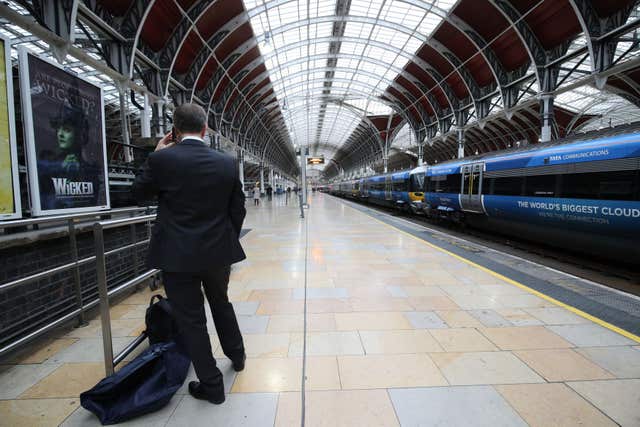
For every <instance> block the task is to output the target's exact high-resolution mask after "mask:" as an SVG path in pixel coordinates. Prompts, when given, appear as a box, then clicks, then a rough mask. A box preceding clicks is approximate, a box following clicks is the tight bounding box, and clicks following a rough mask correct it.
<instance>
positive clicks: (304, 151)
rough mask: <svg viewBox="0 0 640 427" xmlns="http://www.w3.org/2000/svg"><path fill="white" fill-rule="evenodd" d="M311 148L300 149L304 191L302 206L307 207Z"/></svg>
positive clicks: (302, 189)
mask: <svg viewBox="0 0 640 427" xmlns="http://www.w3.org/2000/svg"><path fill="white" fill-rule="evenodd" d="M307 150H309V148H308V147H307V146H304V147H302V148H301V149H300V172H301V174H300V175H301V177H300V179H301V182H302V185H301V187H302V188H301V189H300V191H302V206H303V207H305V206H307V153H308V151H307Z"/></svg>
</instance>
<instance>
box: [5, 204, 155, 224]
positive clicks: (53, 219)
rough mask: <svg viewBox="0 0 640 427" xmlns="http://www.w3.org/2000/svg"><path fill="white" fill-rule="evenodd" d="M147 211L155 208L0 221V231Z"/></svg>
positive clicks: (122, 209)
mask: <svg viewBox="0 0 640 427" xmlns="http://www.w3.org/2000/svg"><path fill="white" fill-rule="evenodd" d="M147 209H155V206H148V207H147V206H139V207H133V208H116V209H108V210H104V211H92V212H85V213H78V214H66V215H54V216H46V217H40V218H27V219H16V220H12V221H0V229H4V228H13V227H24V226H28V225H36V224H44V223H47V222H51V223H53V222H62V221H69V220H74V221H75V220H78V219H86V218H95V217H98V216H103V215H114V214H123V213H130V212H138V211H146V210H147Z"/></svg>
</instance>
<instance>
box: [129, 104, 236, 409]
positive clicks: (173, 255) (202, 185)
mask: <svg viewBox="0 0 640 427" xmlns="http://www.w3.org/2000/svg"><path fill="white" fill-rule="evenodd" d="M173 124H174V129H175V135H174V136H175V141H172V134H171V133H169V134H167V135H165V136H164V138H162V139H161V140H160V142H159V143H158V146H157V147H156V149H155V152H154V153H151V154H150V155H149V157H148V158H147V161H146V162H145V163H144V165H143V166H142V168H141V169H140V172H139V173H138V175H137V176H136V179H135V181H134V183H133V187H132V191H133V195H134V197H135V198H136V200H138V201H139V203H140V202H141V201H146V200H149V199H150V198H151V197H153V196H157V197H158V217H157V219H156V225H155V226H154V230H153V233H152V237H151V243H150V245H149V254H148V258H149V265H150V267H152V268H158V269H160V270H162V281H163V283H164V287H165V290H166V292H167V297H168V299H169V301H170V303H171V308H172V310H173V314H174V316H175V318H176V321H177V322H178V327H179V329H180V334H181V335H182V337H183V340H184V342H185V345H186V348H187V351H188V353H189V355H190V356H191V360H192V361H193V366H194V368H195V371H196V375H197V376H198V379H199V380H200V382H198V381H192V382H190V383H189V393H190V394H191V395H192V396H193V397H195V398H196V399H203V400H208V401H209V402H211V403H215V404H220V403H222V402H224V400H225V397H224V384H223V382H222V373H221V372H220V370H219V369H218V368H217V367H216V360H215V359H214V358H213V355H212V353H211V340H210V337H209V334H208V331H207V319H206V317H205V311H204V307H203V304H204V298H203V295H202V289H201V288H202V287H204V293H205V295H206V297H207V300H208V302H209V307H210V309H211V314H212V315H213V323H214V324H215V327H216V332H217V334H218V338H219V339H220V344H221V346H222V351H223V352H224V354H225V355H226V356H227V357H228V358H229V359H231V362H232V363H233V369H234V370H236V371H241V370H243V369H244V364H245V359H246V355H245V350H244V343H243V340H242V335H241V334H240V328H239V327H238V321H237V319H236V315H235V312H234V310H233V306H232V305H231V303H230V302H229V298H228V297H227V288H228V285H229V274H230V271H231V264H234V263H236V262H239V261H242V260H243V259H245V258H246V256H245V254H244V251H243V250H242V246H240V241H239V238H240V230H241V228H242V222H243V221H244V217H245V214H246V210H245V207H244V193H243V191H242V184H241V183H240V180H239V179H238V170H237V168H236V164H235V161H234V159H232V158H231V157H228V156H226V155H224V154H221V153H220V152H218V151H215V150H212V149H210V148H208V147H207V146H205V145H204V142H203V137H204V135H205V132H206V131H207V114H206V113H205V111H204V110H203V109H202V107H200V106H198V105H196V104H183V105H181V106H179V107H178V108H176V109H175V111H174V113H173Z"/></svg>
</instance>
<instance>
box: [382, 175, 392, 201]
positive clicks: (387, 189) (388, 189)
mask: <svg viewBox="0 0 640 427" xmlns="http://www.w3.org/2000/svg"><path fill="white" fill-rule="evenodd" d="M384 199H385V200H393V180H392V179H391V175H387V176H385V177H384Z"/></svg>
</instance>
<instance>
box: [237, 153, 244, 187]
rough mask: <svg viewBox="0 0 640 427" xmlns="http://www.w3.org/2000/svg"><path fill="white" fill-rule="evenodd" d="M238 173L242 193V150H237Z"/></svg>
mask: <svg viewBox="0 0 640 427" xmlns="http://www.w3.org/2000/svg"><path fill="white" fill-rule="evenodd" d="M238 174H239V178H240V185H241V187H242V192H243V193H244V156H243V155H242V150H239V151H238Z"/></svg>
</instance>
